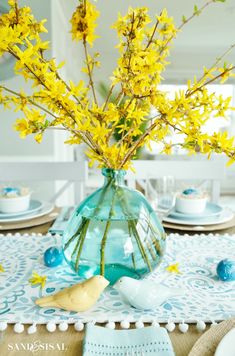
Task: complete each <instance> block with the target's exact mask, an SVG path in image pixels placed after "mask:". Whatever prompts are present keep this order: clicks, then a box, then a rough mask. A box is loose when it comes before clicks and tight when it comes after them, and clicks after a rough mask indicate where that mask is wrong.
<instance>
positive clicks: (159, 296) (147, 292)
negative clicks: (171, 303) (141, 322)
mask: <svg viewBox="0 0 235 356" xmlns="http://www.w3.org/2000/svg"><path fill="white" fill-rule="evenodd" d="M114 288H115V289H117V290H118V291H119V292H120V294H121V295H122V297H123V298H124V300H125V301H126V302H128V303H129V304H130V305H132V306H133V307H135V308H137V309H154V308H156V307H158V306H159V305H161V304H162V303H163V302H165V301H166V300H167V299H169V298H170V297H173V296H177V295H182V294H183V291H182V290H181V289H177V288H168V287H165V286H163V285H162V284H156V283H154V282H153V281H148V280H136V279H133V278H130V277H122V278H120V279H119V280H118V281H117V283H116V284H115V285H114Z"/></svg>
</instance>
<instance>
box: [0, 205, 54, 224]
mask: <svg viewBox="0 0 235 356" xmlns="http://www.w3.org/2000/svg"><path fill="white" fill-rule="evenodd" d="M53 209H54V204H52V203H48V202H42V209H40V210H38V211H35V212H34V213H31V214H27V215H23V216H16V217H13V218H6V219H2V218H1V219H0V223H8V224H9V223H15V222H19V221H26V220H31V219H35V218H39V217H41V216H44V215H46V214H49V213H50V212H51V211H52V210H53Z"/></svg>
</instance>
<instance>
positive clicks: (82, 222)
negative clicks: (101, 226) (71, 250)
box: [64, 217, 87, 250]
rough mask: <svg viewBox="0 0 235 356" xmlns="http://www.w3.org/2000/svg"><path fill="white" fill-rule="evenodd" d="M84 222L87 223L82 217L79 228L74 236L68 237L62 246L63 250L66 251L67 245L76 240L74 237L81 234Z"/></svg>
mask: <svg viewBox="0 0 235 356" xmlns="http://www.w3.org/2000/svg"><path fill="white" fill-rule="evenodd" d="M86 221H87V219H86V218H84V217H83V218H82V221H81V224H80V225H79V227H78V229H77V231H76V232H75V234H73V236H72V237H70V239H69V240H68V241H67V242H66V244H65V245H64V250H66V249H67V248H68V247H69V245H70V244H71V243H72V242H73V241H74V240H75V239H76V237H77V236H78V235H79V234H80V233H81V231H82V229H83V227H84V225H85V223H86Z"/></svg>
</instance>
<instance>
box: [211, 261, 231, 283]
mask: <svg viewBox="0 0 235 356" xmlns="http://www.w3.org/2000/svg"><path fill="white" fill-rule="evenodd" d="M216 272H217V275H218V277H219V279H220V280H221V281H224V282H231V281H235V261H233V260H229V259H227V258H226V259H224V260H222V261H220V262H219V263H218V265H217V268H216Z"/></svg>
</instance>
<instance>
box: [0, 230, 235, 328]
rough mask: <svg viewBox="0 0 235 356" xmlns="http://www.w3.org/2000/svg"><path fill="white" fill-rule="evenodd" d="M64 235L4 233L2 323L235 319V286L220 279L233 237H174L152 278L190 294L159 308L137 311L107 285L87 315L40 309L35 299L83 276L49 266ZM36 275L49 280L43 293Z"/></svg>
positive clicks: (234, 254) (0, 247) (0, 239)
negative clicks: (171, 268)
mask: <svg viewBox="0 0 235 356" xmlns="http://www.w3.org/2000/svg"><path fill="white" fill-rule="evenodd" d="M60 239H61V238H60V237H58V236H57V237H53V236H50V235H47V236H45V235H44V236H41V235H36V234H34V235H20V234H16V235H6V236H3V235H0V264H1V265H2V266H3V267H4V270H5V271H4V272H1V273H0V321H4V322H7V323H17V322H21V323H27V324H28V323H39V324H40V323H41V324H44V323H45V324H46V323H48V322H49V321H53V322H56V323H61V322H63V321H65V322H67V323H74V322H76V321H81V322H88V321H96V322H106V321H122V320H128V321H133V322H134V321H139V320H141V321H143V322H151V321H153V320H155V321H158V322H168V321H169V320H170V321H173V322H175V323H178V322H182V321H185V322H188V323H192V322H196V321H198V320H204V321H209V322H211V321H219V320H224V319H228V318H229V317H232V316H233V317H234V316H235V282H222V281H219V280H218V278H217V276H216V265H217V263H218V262H219V261H220V260H221V259H224V258H231V259H235V236H234V235H227V234H226V235H213V234H209V235H203V234H202V235H194V236H189V235H184V236H179V235H178V234H171V235H169V236H168V238H167V249H166V254H165V257H164V260H163V262H162V264H161V265H160V267H159V268H158V269H157V270H156V271H155V272H153V273H152V274H151V275H150V276H149V277H148V278H149V279H151V280H153V281H157V282H158V283H159V282H160V281H162V283H163V284H164V285H166V286H169V287H177V288H182V289H183V290H184V291H185V293H184V295H182V296H177V297H174V298H170V299H168V300H167V301H166V302H165V303H163V304H162V305H161V306H160V307H159V308H157V309H155V310H144V311H143V310H137V309H134V308H132V307H130V306H129V305H127V304H126V303H125V302H124V301H123V300H122V298H121V296H120V295H119V294H118V292H117V291H116V290H114V289H113V288H112V287H108V288H107V289H106V290H105V292H104V293H103V294H102V296H101V297H100V299H99V301H98V302H97V304H96V305H95V306H94V307H93V308H92V309H91V310H89V311H87V312H83V313H75V312H66V311H63V310H60V309H56V308H40V307H38V306H36V305H35V304H34V301H35V299H37V298H39V297H41V296H46V295H50V294H51V293H54V292H56V291H58V290H60V289H62V288H64V287H68V286H70V285H72V284H75V283H77V282H79V280H80V279H79V277H78V276H76V274H75V273H74V272H73V271H72V270H71V269H70V268H69V266H67V264H66V263H65V262H64V264H63V265H62V266H59V267H56V268H48V267H46V266H45V265H44V264H43V252H44V251H45V250H46V249H47V248H48V247H50V246H53V245H60V243H61V240H60ZM176 262H179V268H180V271H181V273H180V274H174V273H169V272H168V271H167V270H166V267H167V266H168V265H170V264H174V263H176ZM32 271H36V272H37V273H38V274H40V275H46V276H47V282H46V286H45V288H44V289H43V290H41V289H40V287H38V286H31V284H30V283H29V282H28V280H29V278H30V277H31V275H32Z"/></svg>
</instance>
